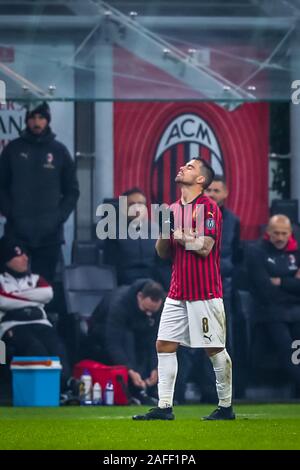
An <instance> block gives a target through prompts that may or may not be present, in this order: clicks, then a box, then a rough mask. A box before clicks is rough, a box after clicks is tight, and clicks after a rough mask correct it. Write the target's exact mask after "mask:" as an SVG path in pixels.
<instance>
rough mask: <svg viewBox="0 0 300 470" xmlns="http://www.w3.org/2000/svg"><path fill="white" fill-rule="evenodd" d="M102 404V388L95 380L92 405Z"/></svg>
mask: <svg viewBox="0 0 300 470" xmlns="http://www.w3.org/2000/svg"><path fill="white" fill-rule="evenodd" d="M101 404H102V390H101V385H100V384H99V383H98V382H96V383H94V386H93V405H101Z"/></svg>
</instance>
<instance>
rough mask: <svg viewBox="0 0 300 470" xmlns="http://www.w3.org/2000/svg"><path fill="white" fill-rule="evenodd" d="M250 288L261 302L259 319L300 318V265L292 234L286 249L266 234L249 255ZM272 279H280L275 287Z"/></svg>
mask: <svg viewBox="0 0 300 470" xmlns="http://www.w3.org/2000/svg"><path fill="white" fill-rule="evenodd" d="M246 262H247V271H248V275H249V280H250V290H251V292H252V294H253V297H254V299H255V300H256V301H257V302H258V304H259V307H260V308H258V309H257V318H256V320H259V321H274V320H277V321H300V279H297V278H296V277H295V274H296V272H297V271H298V269H299V268H300V252H299V250H298V245H297V241H296V240H295V238H294V237H293V236H291V237H290V239H289V241H288V244H287V246H286V247H285V249H284V250H278V249H277V248H276V247H275V246H274V245H273V244H272V243H271V242H270V241H269V240H268V235H265V237H264V239H263V240H259V241H258V242H257V243H256V244H255V245H254V246H252V247H251V248H249V251H248V254H247V260H246ZM271 278H280V279H281V285H280V286H275V285H273V284H272V282H271Z"/></svg>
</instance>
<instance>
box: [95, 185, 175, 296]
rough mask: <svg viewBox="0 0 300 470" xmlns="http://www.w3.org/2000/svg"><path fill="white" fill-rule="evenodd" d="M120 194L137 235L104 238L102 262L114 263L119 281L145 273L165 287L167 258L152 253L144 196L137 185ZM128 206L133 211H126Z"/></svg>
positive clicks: (128, 218) (167, 284)
mask: <svg viewBox="0 0 300 470" xmlns="http://www.w3.org/2000/svg"><path fill="white" fill-rule="evenodd" d="M122 196H124V197H127V213H126V214H125V216H126V217H127V223H128V225H129V224H131V226H135V227H136V230H137V231H139V233H140V236H139V237H138V238H135V239H133V238H131V237H130V236H129V234H128V236H127V238H126V239H122V238H117V239H106V240H105V244H104V262H105V263H106V264H111V265H113V266H115V268H116V271H117V278H118V284H119V285H122V284H127V285H129V284H132V283H133V282H134V281H136V280H137V279H141V278H146V277H147V278H151V279H155V280H156V281H158V282H160V283H161V284H162V285H163V286H164V288H165V289H168V288H169V283H170V278H171V266H170V263H169V262H168V261H167V262H166V261H163V260H160V259H159V258H158V256H157V254H156V251H155V242H156V240H155V239H152V238H151V224H150V221H149V220H148V211H147V205H146V204H147V201H146V196H145V194H144V193H143V192H142V191H141V190H140V189H139V188H132V189H129V190H128V191H125V192H124V193H123V194H122ZM130 210H132V214H133V215H130V214H128V212H129V211H130ZM136 213H137V214H138V215H137V216H136ZM146 224H147V225H148V230H147V232H148V233H146V235H147V237H146V238H145V237H144V233H143V231H144V227H145V226H146ZM117 234H118V231H117Z"/></svg>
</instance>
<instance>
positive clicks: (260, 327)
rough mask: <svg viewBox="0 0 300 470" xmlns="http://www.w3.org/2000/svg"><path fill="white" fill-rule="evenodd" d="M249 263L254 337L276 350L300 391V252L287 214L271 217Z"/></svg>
mask: <svg viewBox="0 0 300 470" xmlns="http://www.w3.org/2000/svg"><path fill="white" fill-rule="evenodd" d="M247 265H248V272H249V278H250V289H251V291H252V294H253V296H254V298H255V300H256V301H257V303H258V308H257V311H256V318H255V325H256V326H255V329H254V337H255V335H259V337H260V338H261V340H262V341H264V343H265V345H267V348H268V352H269V353H272V352H274V355H273V357H276V358H277V357H278V358H279V359H278V360H279V362H280V364H277V365H278V366H281V367H282V369H284V371H285V373H286V375H287V376H289V378H290V380H291V382H292V383H294V384H295V385H296V387H297V390H298V392H300V365H295V364H293V362H292V353H293V349H292V343H293V341H294V340H299V339H300V252H299V250H298V244H297V241H296V239H295V237H294V236H293V233H292V226H291V222H290V220H289V218H288V217H286V216H285V215H281V214H278V215H274V216H273V217H271V218H270V220H269V223H268V226H267V230H266V233H265V235H264V237H263V239H262V240H260V241H259V242H258V243H257V245H256V246H255V247H253V248H252V249H250V250H249V254H248V257H247Z"/></svg>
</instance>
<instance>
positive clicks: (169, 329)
mask: <svg viewBox="0 0 300 470" xmlns="http://www.w3.org/2000/svg"><path fill="white" fill-rule="evenodd" d="M157 339H158V340H162V341H173V342H175V343H180V344H182V345H183V346H189V347H191V348H224V347H225V340H226V320H225V311H224V304H223V299H209V300H194V301H188V300H186V301H185V300H174V299H170V298H169V297H167V298H166V301H165V305H164V309H163V311H162V314H161V319H160V325H159V330H158V335H157Z"/></svg>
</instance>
